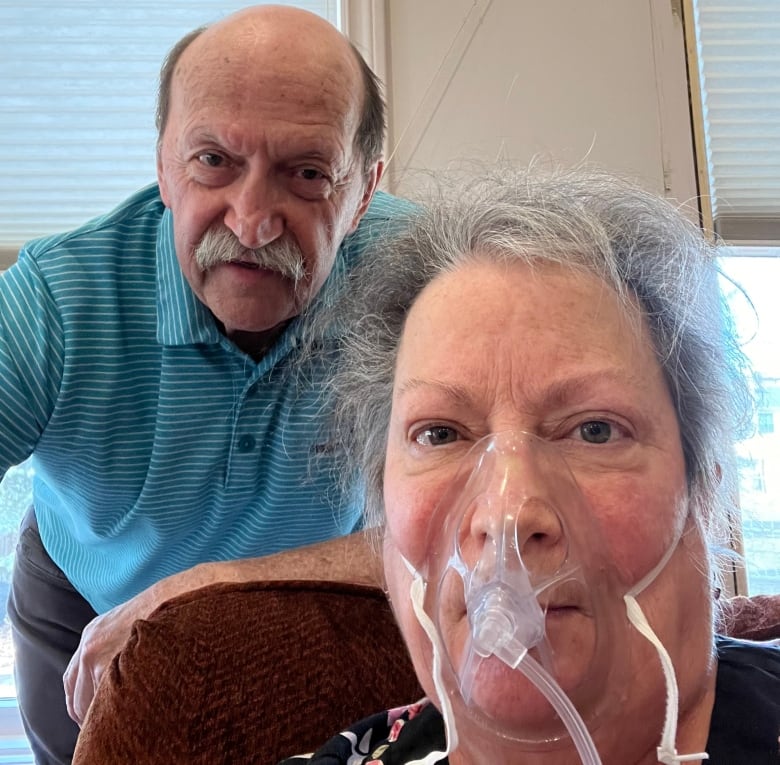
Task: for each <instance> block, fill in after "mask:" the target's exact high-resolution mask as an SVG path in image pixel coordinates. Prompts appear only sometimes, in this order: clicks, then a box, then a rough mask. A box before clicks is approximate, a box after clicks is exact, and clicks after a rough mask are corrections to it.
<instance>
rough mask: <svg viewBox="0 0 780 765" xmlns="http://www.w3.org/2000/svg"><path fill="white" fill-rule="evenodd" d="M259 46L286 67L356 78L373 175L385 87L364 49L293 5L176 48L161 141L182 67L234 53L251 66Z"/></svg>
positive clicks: (240, 15)
mask: <svg viewBox="0 0 780 765" xmlns="http://www.w3.org/2000/svg"><path fill="white" fill-rule="evenodd" d="M256 46H260V49H262V50H264V51H265V52H266V54H271V53H273V54H274V58H275V60H279V65H280V66H284V65H285V64H284V61H283V60H280V59H286V60H287V63H288V64H290V63H292V62H294V64H295V66H297V67H304V66H306V64H307V63H308V64H309V66H317V65H319V66H321V67H324V68H327V69H328V70H330V73H331V76H333V77H338V76H348V77H349V76H354V77H355V78H356V83H357V84H358V85H357V86H358V87H359V86H362V90H363V98H362V108H361V110H360V114H359V115H358V123H357V126H356V130H355V134H354V135H355V137H354V149H355V151H356V152H357V154H358V155H359V156H360V157H361V158H362V164H363V169H364V171H366V172H367V171H368V170H369V169H370V168H371V167H372V166H373V165H374V164H375V163H376V162H377V161H378V160H379V159H380V157H381V155H382V149H383V142H384V134H385V104H384V100H383V98H382V93H381V84H380V82H379V80H378V78H377V77H376V75H375V74H374V73H373V72H372V71H371V69H370V67H369V66H368V65H367V64H366V62H365V60H364V59H363V57H362V56H361V55H360V53H359V51H358V50H357V49H356V48H355V47H354V45H352V43H350V42H349V41H348V40H347V39H346V37H344V35H343V34H341V32H339V31H338V30H337V29H336V28H335V27H333V26H332V25H331V24H330V23H329V22H327V21H325V20H324V19H322V18H321V17H319V16H317V15H316V14H313V13H309V12H308V11H304V10H302V9H300V8H291V7H289V6H280V5H257V6H251V7H249V8H244V9H243V10H240V11H237V12H236V13H233V14H231V15H229V16H227V17H225V18H224V19H222V20H221V21H218V22H216V23H214V24H212V25H209V26H204V27H200V28H198V29H195V30H193V31H192V32H189V33H188V34H186V35H185V36H184V37H182V38H181V40H179V41H178V42H177V43H176V45H174V47H173V48H172V49H171V50H170V52H169V54H168V56H167V57H166V59H165V61H164V63H163V66H162V69H161V72H160V83H159V91H158V99H157V113H156V119H155V122H156V126H157V131H158V142H159V140H161V139H162V136H163V133H164V131H165V127H166V124H167V122H168V115H169V112H170V102H171V89H172V88H173V87H174V86H175V78H176V76H177V72H180V69H181V67H180V65H184V64H186V65H187V66H188V67H191V66H198V60H199V59H202V58H206V59H208V65H209V66H212V67H219V64H220V61H223V62H224V63H225V64H228V63H229V60H228V59H229V57H230V56H231V55H232V56H234V57H236V56H238V57H246V59H247V60H246V64H245V65H246V66H249V67H251V66H252V65H253V64H254V63H255V62H256V61H258V60H259V59H257V58H255V55H256V54H257V53H258V51H259V50H260V49H258V48H257V47H256ZM185 54H186V55H185ZM301 54H303V55H301ZM220 57H221V58H220ZM277 57H278V58H277ZM234 63H235V61H234ZM203 65H206V61H203ZM349 69H352V72H349V71H348V70H349ZM339 70H341V71H339Z"/></svg>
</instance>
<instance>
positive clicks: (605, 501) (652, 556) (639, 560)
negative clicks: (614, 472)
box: [590, 481, 685, 587]
mask: <svg viewBox="0 0 780 765" xmlns="http://www.w3.org/2000/svg"><path fill="white" fill-rule="evenodd" d="M611 488H612V490H610V491H605V490H604V487H602V490H601V491H600V492H597V493H596V494H594V495H592V496H591V497H590V500H591V503H590V504H591V508H592V509H593V513H594V521H595V522H596V523H598V525H599V531H600V536H601V537H602V538H603V539H604V541H605V543H606V547H607V555H608V558H609V559H610V560H611V563H612V565H613V566H614V567H615V570H616V573H617V575H618V577H619V579H620V580H621V581H622V582H624V583H625V584H626V586H627V587H631V586H633V585H634V584H636V583H637V582H638V581H639V580H640V579H642V577H644V576H645V575H646V574H647V573H648V572H649V571H651V570H652V569H653V568H654V567H655V566H656V565H657V564H658V562H659V561H660V560H661V558H662V557H663V556H664V554H665V553H666V552H667V550H668V549H669V547H670V546H671V545H673V544H674V542H675V540H676V538H677V536H678V534H677V533H675V531H674V530H676V529H681V527H682V524H683V522H684V517H685V509H684V502H683V501H681V500H680V497H679V494H675V492H673V491H669V490H668V488H667V487H665V486H659V487H658V490H657V491H653V490H650V491H648V489H647V487H643V488H642V489H639V488H637V486H636V484H635V483H634V482H628V481H626V482H618V485H617V486H614V487H611Z"/></svg>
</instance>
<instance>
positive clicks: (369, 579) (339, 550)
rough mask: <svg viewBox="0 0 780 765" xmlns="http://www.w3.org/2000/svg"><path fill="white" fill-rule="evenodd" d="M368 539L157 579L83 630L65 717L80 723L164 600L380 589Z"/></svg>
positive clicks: (69, 675) (361, 535)
mask: <svg viewBox="0 0 780 765" xmlns="http://www.w3.org/2000/svg"><path fill="white" fill-rule="evenodd" d="M371 533H372V532H370V531H363V532H358V533H356V534H350V535H349V536H346V537H340V538H337V539H332V540H330V541H328V542H320V543H318V544H314V545H307V546H306V547H300V548H296V549H294V550H288V551H286V552H281V553H276V554H275V555H269V556H266V557H263V558H247V559H244V560H236V561H221V562H216V563H201V564H200V565H198V566H195V567H194V568H191V569H189V570H188V571H183V572H181V573H179V574H174V575H173V576H169V577H167V578H166V579H161V580H160V581H159V582H157V583H156V584H153V585H152V586H151V587H149V588H147V589H146V590H144V591H143V592H141V593H139V594H138V595H136V596H135V597H134V598H132V599H131V600H128V601H127V602H126V603H122V604H120V605H118V606H116V607H114V608H112V609H111V610H110V611H107V612H106V613H104V614H101V615H100V616H98V617H96V618H95V619H93V620H92V621H91V622H90V623H89V624H88V625H87V626H86V627H85V629H84V632H83V634H82V636H81V643H80V644H79V648H78V650H77V651H76V653H75V654H74V655H73V657H72V658H71V660H70V663H69V664H68V668H67V670H66V671H65V675H64V677H63V682H64V685H65V697H66V701H67V705H68V714H70V716H71V717H72V718H73V719H74V720H75V721H76V722H77V723H79V725H80V724H81V723H82V721H83V720H84V717H85V716H86V714H87V709H88V708H89V705H90V704H91V703H92V699H93V697H94V695H95V690H96V689H97V686H98V683H99V682H100V678H101V677H102V675H103V672H104V670H105V669H106V667H107V666H108V665H109V664H110V662H111V660H112V659H113V658H114V656H115V655H116V654H117V653H119V651H120V650H121V648H122V646H123V645H124V644H125V642H126V641H127V638H128V637H129V635H130V630H131V628H132V626H133V622H135V621H136V620H137V619H145V618H147V617H148V616H149V615H150V614H151V613H152V612H153V611H154V610H155V609H156V608H157V607H158V606H159V605H161V604H162V603H164V602H165V601H166V600H170V599H171V598H173V597H176V596H177V595H180V594H182V593H184V592H189V591H190V590H194V589H197V588H199V587H205V586H206V585H209V584H213V583H215V582H249V581H256V580H263V579H322V580H328V581H344V582H355V583H357V584H369V585H376V586H381V585H382V573H381V563H380V558H379V555H378V554H377V549H376V546H375V544H374V543H373V541H372V539H371V537H370V535H371Z"/></svg>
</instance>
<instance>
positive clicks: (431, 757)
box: [401, 555, 458, 765]
mask: <svg viewBox="0 0 780 765" xmlns="http://www.w3.org/2000/svg"><path fill="white" fill-rule="evenodd" d="M401 560H402V561H403V562H404V564H405V565H406V568H408V569H409V573H411V575H412V577H413V578H412V586H411V587H410V588H409V596H410V598H411V601H412V608H414V613H415V616H416V617H417V621H418V622H419V623H420V626H421V627H422V628H423V630H424V631H425V634H426V635H427V636H428V639H429V640H430V641H431V647H432V648H433V684H434V687H435V688H436V693H437V694H438V695H439V703H440V704H441V713H442V717H443V718H444V735H445V738H446V741H447V746H446V748H445V751H443V752H439V751H435V752H429V753H428V754H427V755H425V757H424V758H423V759H421V760H409V762H408V764H407V765H436V763H438V762H441V760H442V758H443V757H447V756H448V755H449V753H450V752H451V751H453V750H454V749H455V748H456V747H457V746H458V733H457V731H456V730H455V717H454V715H453V714H452V704H451V702H450V697H449V695H448V694H447V692H446V690H445V689H444V682H443V680H442V676H441V657H442V655H443V653H444V649H443V646H442V644H441V641H440V640H439V635H438V633H437V632H436V627H434V625H433V622H432V621H431V619H430V617H429V616H428V614H426V613H425V611H424V610H423V600H424V598H425V585H424V584H423V580H422V577H421V576H420V574H419V573H418V572H417V571H416V570H415V568H414V566H412V564H411V563H409V561H408V560H406V558H404V557H403V555H402V556H401Z"/></svg>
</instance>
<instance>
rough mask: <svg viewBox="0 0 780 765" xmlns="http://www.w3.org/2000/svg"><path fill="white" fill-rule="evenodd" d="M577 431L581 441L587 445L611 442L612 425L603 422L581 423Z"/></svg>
mask: <svg viewBox="0 0 780 765" xmlns="http://www.w3.org/2000/svg"><path fill="white" fill-rule="evenodd" d="M578 430H579V435H580V437H581V438H582V440H583V441H587V442H588V443H589V444H605V443H607V441H611V440H612V425H611V424H610V423H609V422H605V421H604V420H590V421H589V422H583V423H582V424H581V425H580V426H579V428H578Z"/></svg>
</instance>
